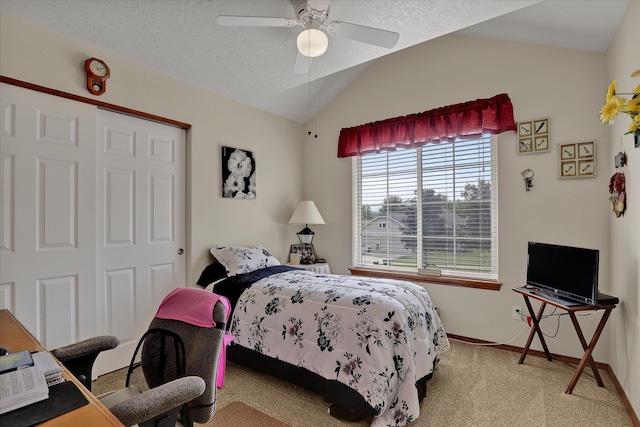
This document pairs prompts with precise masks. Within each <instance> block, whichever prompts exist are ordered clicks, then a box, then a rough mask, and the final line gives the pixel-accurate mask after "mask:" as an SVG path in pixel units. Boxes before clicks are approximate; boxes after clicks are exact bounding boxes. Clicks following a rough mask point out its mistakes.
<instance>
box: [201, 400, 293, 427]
mask: <svg viewBox="0 0 640 427" xmlns="http://www.w3.org/2000/svg"><path fill="white" fill-rule="evenodd" d="M197 425H199V426H206V427H229V426H246V427H254V426H255V427H289V426H288V425H287V424H285V423H283V422H282V421H278V420H276V419H275V418H271V417H270V416H268V415H265V414H263V413H262V412H260V411H258V410H257V409H254V408H252V407H251V406H248V405H245V404H244V403H242V402H231V403H229V404H228V405H227V406H225V407H224V408H222V409H219V410H217V411H216V413H215V415H214V416H213V418H212V419H211V421H209V422H208V423H206V424H197Z"/></svg>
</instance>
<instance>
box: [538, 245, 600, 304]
mask: <svg viewBox="0 0 640 427" xmlns="http://www.w3.org/2000/svg"><path fill="white" fill-rule="evenodd" d="M598 262H599V251H598V250H596V249H585V248H574V247H570V246H560V245H554V244H549V243H538V242H529V247H528V257H527V285H530V286H534V287H536V288H538V289H540V290H542V291H544V292H546V293H548V294H550V295H551V296H556V297H559V298H562V299H568V300H571V301H576V302H580V303H583V304H591V305H596V304H597V302H598Z"/></svg>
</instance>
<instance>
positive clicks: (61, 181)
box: [0, 84, 100, 348]
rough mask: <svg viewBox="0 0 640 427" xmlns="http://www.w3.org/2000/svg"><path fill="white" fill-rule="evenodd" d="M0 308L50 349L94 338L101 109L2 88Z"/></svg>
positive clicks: (8, 87) (25, 91) (3, 86)
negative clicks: (97, 141)
mask: <svg viewBox="0 0 640 427" xmlns="http://www.w3.org/2000/svg"><path fill="white" fill-rule="evenodd" d="M0 110H1V112H0V128H1V129H0V308H7V309H9V310H11V311H12V312H13V313H14V315H15V316H16V317H17V318H18V319H19V320H20V321H21V322H22V323H23V324H24V325H25V326H26V327H27V328H28V329H29V330H30V331H31V332H32V333H33V334H34V335H35V336H36V337H37V338H38V339H39V340H40V341H41V342H42V343H43V344H44V345H45V346H46V347H47V348H55V347H59V346H62V345H66V344H70V343H73V342H76V341H78V340H80V339H84V338H88V337H91V336H94V335H95V334H96V333H97V332H98V330H99V329H100V328H99V327H98V317H97V313H96V302H97V298H96V297H97V290H96V275H95V255H96V233H95V229H96V204H95V195H94V194H95V182H96V179H95V170H96V150H95V132H96V131H95V129H96V108H95V107H93V106H90V105H87V104H81V103H78V102H73V101H70V100H66V99H62V98H59V97H54V96H51V95H46V94H42V93H39V92H35V91H31V90H27V89H22V88H18V87H15V86H11V85H6V84H0Z"/></svg>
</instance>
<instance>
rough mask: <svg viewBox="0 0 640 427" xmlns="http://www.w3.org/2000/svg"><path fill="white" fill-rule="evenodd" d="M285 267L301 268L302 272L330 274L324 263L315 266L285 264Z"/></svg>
mask: <svg viewBox="0 0 640 427" xmlns="http://www.w3.org/2000/svg"><path fill="white" fill-rule="evenodd" d="M287 265H290V266H291V267H298V268H302V269H304V270H310V271H313V272H315V273H320V274H331V269H330V268H329V264H328V263H326V262H319V263H316V264H296V265H293V264H287Z"/></svg>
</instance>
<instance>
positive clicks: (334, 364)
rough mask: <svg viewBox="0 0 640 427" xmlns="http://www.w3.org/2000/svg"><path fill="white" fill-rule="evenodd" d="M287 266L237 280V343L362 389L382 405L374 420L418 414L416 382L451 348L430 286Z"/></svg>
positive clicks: (382, 422)
mask: <svg viewBox="0 0 640 427" xmlns="http://www.w3.org/2000/svg"><path fill="white" fill-rule="evenodd" d="M283 267H284V266H279V267H269V268H267V269H264V270H270V269H271V271H270V272H269V273H267V274H262V275H261V277H264V276H267V275H268V274H271V275H269V276H268V277H264V278H261V279H259V280H257V281H255V283H252V284H250V285H248V287H247V288H246V290H244V291H242V289H238V288H235V292H238V293H239V292H241V291H242V293H241V294H239V297H238V299H237V303H236V304H234V310H233V316H232V320H231V326H230V328H229V329H230V332H231V334H232V335H234V336H235V343H236V344H239V345H241V346H244V347H247V348H250V349H253V350H255V351H257V352H260V353H262V354H265V355H267V356H270V357H273V358H277V359H280V360H282V361H285V362H288V363H290V364H292V365H296V366H300V367H303V368H305V369H307V370H309V371H312V372H314V373H316V374H318V375H320V376H322V377H324V378H326V379H330V380H337V381H339V382H342V383H344V384H346V385H347V386H349V387H350V388H352V389H354V390H356V391H357V392H358V393H360V394H361V395H362V396H363V397H364V398H365V399H366V400H367V402H368V403H369V404H370V405H371V406H372V407H373V408H374V409H375V410H376V411H377V413H378V415H377V416H376V417H375V418H374V419H373V422H372V424H371V425H372V426H375V427H377V426H403V425H405V424H407V423H408V422H411V421H413V420H415V419H416V418H417V417H418V415H419V414H420V406H419V400H418V393H417V389H416V386H415V383H416V381H417V380H418V379H420V378H422V377H424V376H426V375H428V374H430V373H431V372H433V370H434V367H435V360H436V357H437V355H438V354H440V353H442V352H444V351H446V350H447V349H449V341H448V339H447V336H446V333H445V331H444V328H443V327H442V323H441V322H440V318H439V317H438V315H437V314H436V312H435V309H434V306H433V304H432V302H431V300H430V299H429V296H428V295H427V292H426V291H425V290H424V288H422V287H420V286H418V285H415V284H413V283H410V282H404V281H398V280H389V279H370V278H367V279H366V280H363V279H362V278H358V277H356V276H340V275H323V274H317V273H314V272H312V271H307V270H299V269H294V270H290V271H285V269H284V268H283ZM223 283H224V282H223ZM233 286H238V285H237V284H234V285H233ZM214 292H218V291H217V290H216V288H214ZM218 293H223V292H218ZM231 299H232V303H233V300H234V299H235V298H231Z"/></svg>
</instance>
